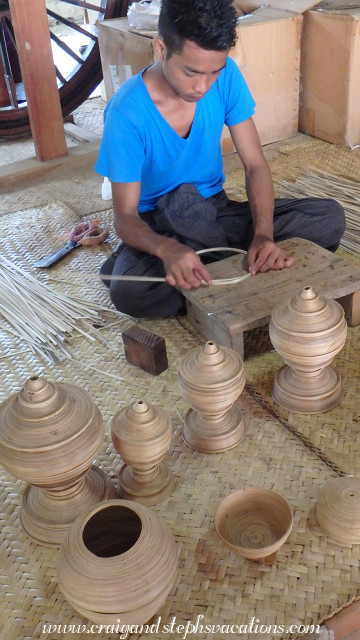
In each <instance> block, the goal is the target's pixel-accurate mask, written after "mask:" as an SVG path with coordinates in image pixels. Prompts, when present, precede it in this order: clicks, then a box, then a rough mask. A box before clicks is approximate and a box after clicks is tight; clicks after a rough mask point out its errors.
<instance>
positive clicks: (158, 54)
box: [152, 38, 166, 60]
mask: <svg viewBox="0 0 360 640" xmlns="http://www.w3.org/2000/svg"><path fill="white" fill-rule="evenodd" d="M152 46H153V49H154V53H155V58H156V60H165V57H166V45H165V42H164V41H163V40H161V38H154V39H153V40H152Z"/></svg>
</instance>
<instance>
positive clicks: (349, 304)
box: [338, 291, 360, 327]
mask: <svg viewBox="0 0 360 640" xmlns="http://www.w3.org/2000/svg"><path fill="white" fill-rule="evenodd" d="M338 302H339V303H340V304H341V306H342V308H343V309H344V311H345V318H346V321H347V323H348V325H349V327H357V326H358V325H359V324H360V291H354V293H350V294H349V295H348V296H344V297H343V298H338Z"/></svg>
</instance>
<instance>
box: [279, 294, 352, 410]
mask: <svg viewBox="0 0 360 640" xmlns="http://www.w3.org/2000/svg"><path fill="white" fill-rule="evenodd" d="M346 332H347V326H346V321H345V317H344V311H343V308H342V307H341V306H340V304H339V303H338V302H336V301H335V300H331V299H327V298H323V297H320V296H319V295H317V294H316V293H315V291H314V290H313V288H312V287H311V286H306V287H304V288H303V289H302V291H300V293H299V294H298V295H296V296H294V297H293V298H290V300H287V301H286V302H284V303H281V304H280V305H279V306H278V307H276V308H275V309H274V310H273V313H272V316H271V322H270V325H269V333H270V339H271V342H272V344H273V345H274V347H275V349H276V351H278V352H279V353H280V355H281V356H282V357H283V359H284V360H285V362H286V363H287V364H286V365H285V366H284V367H282V368H281V369H280V371H279V372H278V373H277V374H276V377H275V381H274V385H273V389H272V395H273V398H274V400H275V402H277V403H278V404H279V405H280V406H282V407H284V408H285V409H288V410H289V411H295V412H299V413H322V412H324V411H329V410H330V409H333V408H334V407H335V406H336V405H337V404H338V403H339V402H340V400H341V398H342V386H341V380H340V375H339V373H338V372H337V371H336V370H335V369H333V367H331V366H330V363H331V361H332V360H333V358H334V357H335V355H336V354H337V353H338V352H339V351H340V350H341V349H342V348H343V346H344V344H345V341H346Z"/></svg>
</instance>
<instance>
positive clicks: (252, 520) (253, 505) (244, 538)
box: [215, 487, 293, 564]
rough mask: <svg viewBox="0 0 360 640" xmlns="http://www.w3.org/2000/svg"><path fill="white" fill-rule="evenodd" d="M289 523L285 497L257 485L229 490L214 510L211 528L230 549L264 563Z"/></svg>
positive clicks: (272, 558) (270, 558) (274, 551)
mask: <svg viewBox="0 0 360 640" xmlns="http://www.w3.org/2000/svg"><path fill="white" fill-rule="evenodd" d="M292 526H293V516H292V512H291V509H290V507H289V505H288V503H287V502H286V500H285V499H284V498H282V497H281V496H280V495H278V494H277V493H275V492H274V491H270V490H268V489H262V488H259V487H249V488H247V489H240V491H235V493H231V494H230V495H229V496H227V497H226V498H225V499H224V500H223V501H222V502H221V503H220V505H219V507H218V509H217V511H216V514H215V529H216V531H217V532H218V534H219V536H220V538H221V539H222V540H223V542H225V544H226V545H227V546H228V547H230V549H232V551H235V553H237V554H238V555H240V556H242V557H243V558H247V559H249V560H258V561H265V562H266V564H272V563H273V562H274V561H275V559H276V555H277V552H278V550H279V549H280V547H281V546H282V545H283V544H284V542H285V541H286V540H287V538H288V537H289V535H290V532H291V529H292Z"/></svg>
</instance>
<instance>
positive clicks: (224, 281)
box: [195, 247, 251, 285]
mask: <svg viewBox="0 0 360 640" xmlns="http://www.w3.org/2000/svg"><path fill="white" fill-rule="evenodd" d="M212 251H232V252H233V253H243V254H245V255H246V251H243V249H235V248H234V247H214V248H213V249H200V251H196V252H195V253H197V255H198V256H200V255H202V254H203V253H211V252H212ZM250 275H251V273H246V274H245V275H244V276H234V277H233V278H217V279H216V280H213V281H212V282H211V284H220V285H221V284H237V283H238V282H241V281H242V280H245V278H248V277H249V276H250Z"/></svg>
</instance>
